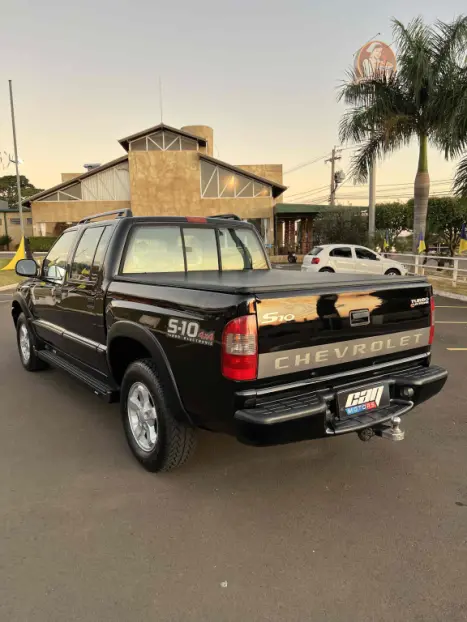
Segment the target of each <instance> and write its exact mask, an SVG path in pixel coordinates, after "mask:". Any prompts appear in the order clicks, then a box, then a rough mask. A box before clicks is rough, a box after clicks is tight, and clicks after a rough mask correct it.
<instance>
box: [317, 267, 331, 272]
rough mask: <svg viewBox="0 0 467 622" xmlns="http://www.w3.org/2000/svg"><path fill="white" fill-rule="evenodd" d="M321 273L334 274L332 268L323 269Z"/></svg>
mask: <svg viewBox="0 0 467 622" xmlns="http://www.w3.org/2000/svg"><path fill="white" fill-rule="evenodd" d="M320 272H334V270H333V269H332V268H321V270H320Z"/></svg>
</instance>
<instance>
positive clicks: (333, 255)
mask: <svg viewBox="0 0 467 622" xmlns="http://www.w3.org/2000/svg"><path fill="white" fill-rule="evenodd" d="M302 271H303V272H354V273H357V274H387V275H389V276H401V275H406V274H407V268H406V267H405V266H404V265H403V264H401V263H399V262H398V261H394V260H393V259H388V258H387V257H383V256H382V255H379V254H378V253H375V252H374V251H372V250H370V249H369V248H365V247H364V246H358V245H356V244H322V245H321V246H315V247H314V248H313V249H312V250H311V251H310V252H309V253H308V255H305V257H304V258H303V263H302Z"/></svg>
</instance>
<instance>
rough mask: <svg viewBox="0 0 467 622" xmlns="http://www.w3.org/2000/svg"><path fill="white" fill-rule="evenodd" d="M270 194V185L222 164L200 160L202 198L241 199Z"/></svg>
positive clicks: (268, 195)
mask: <svg viewBox="0 0 467 622" xmlns="http://www.w3.org/2000/svg"><path fill="white" fill-rule="evenodd" d="M271 195H272V192H271V186H268V185H267V184H263V183H261V182H258V181H254V180H253V179H251V178H250V177H247V176H246V175H242V174H241V173H237V172H234V171H231V170H229V169H228V168H224V167H223V166H217V165H216V164H213V163H211V162H207V161H206V160H201V196H202V197H203V198H204V199H207V198H223V199H228V198H230V199H232V198H236V199H240V198H241V199H243V198H252V197H270V196H271Z"/></svg>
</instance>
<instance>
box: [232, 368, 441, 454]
mask: <svg viewBox="0 0 467 622" xmlns="http://www.w3.org/2000/svg"><path fill="white" fill-rule="evenodd" d="M447 376H448V372H447V371H446V370H445V369H443V368H441V367H437V366H434V365H433V366H431V367H426V366H422V365H417V366H414V367H411V368H410V369H404V370H401V371H391V372H390V373H388V374H387V375H382V376H380V377H379V378H378V381H385V382H387V383H388V384H389V388H390V404H389V406H386V407H384V408H380V409H377V410H373V411H370V412H365V413H363V414H359V415H355V416H352V417H346V418H345V419H340V418H339V416H338V414H337V412H338V409H337V393H338V392H339V391H342V390H347V389H353V388H355V389H358V388H359V387H363V386H364V385H365V384H374V382H375V378H374V376H370V375H368V376H367V377H365V376H360V377H359V378H358V380H352V382H348V383H345V384H343V383H336V384H334V385H331V386H329V385H328V386H327V387H326V388H321V389H319V390H313V389H310V388H308V389H306V390H301V391H292V392H291V391H289V392H287V393H282V394H280V393H279V394H275V395H274V396H271V397H270V398H266V399H263V400H260V401H258V403H257V404H256V406H255V407H254V408H243V409H241V410H237V412H236V413H235V422H236V431H237V438H238V439H239V440H240V441H242V442H244V443H247V444H251V445H278V444H283V443H291V442H295V441H300V440H307V439H314V438H325V437H329V436H339V435H341V434H348V433H349V432H358V431H360V430H363V429H365V428H371V427H377V426H378V425H380V424H384V423H385V422H387V421H389V420H391V419H392V418H393V417H396V416H399V417H400V416H402V415H405V414H407V413H408V412H409V411H410V410H412V408H414V407H415V406H417V405H419V404H421V403H423V402H425V401H426V400H428V399H430V398H431V397H433V396H434V395H436V394H437V393H439V391H440V390H441V389H442V388H443V386H444V384H445V382H446V379H447ZM407 395H410V397H407Z"/></svg>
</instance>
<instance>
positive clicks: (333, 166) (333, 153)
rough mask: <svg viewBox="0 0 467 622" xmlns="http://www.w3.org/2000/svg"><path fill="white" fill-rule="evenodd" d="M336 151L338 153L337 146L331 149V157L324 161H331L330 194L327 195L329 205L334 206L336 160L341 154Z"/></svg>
mask: <svg viewBox="0 0 467 622" xmlns="http://www.w3.org/2000/svg"><path fill="white" fill-rule="evenodd" d="M338 153H340V149H337V147H333V148H332V151H331V157H330V158H329V159H327V160H325V162H331V194H330V197H329V204H330V205H331V207H334V205H335V204H336V188H337V186H336V178H335V175H336V160H340V159H341V156H340V155H337V154H338Z"/></svg>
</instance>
